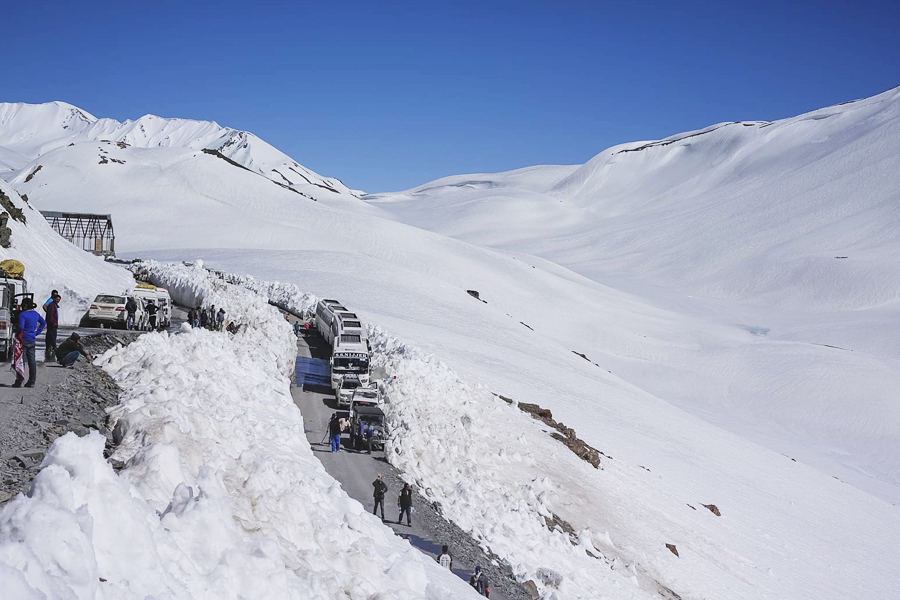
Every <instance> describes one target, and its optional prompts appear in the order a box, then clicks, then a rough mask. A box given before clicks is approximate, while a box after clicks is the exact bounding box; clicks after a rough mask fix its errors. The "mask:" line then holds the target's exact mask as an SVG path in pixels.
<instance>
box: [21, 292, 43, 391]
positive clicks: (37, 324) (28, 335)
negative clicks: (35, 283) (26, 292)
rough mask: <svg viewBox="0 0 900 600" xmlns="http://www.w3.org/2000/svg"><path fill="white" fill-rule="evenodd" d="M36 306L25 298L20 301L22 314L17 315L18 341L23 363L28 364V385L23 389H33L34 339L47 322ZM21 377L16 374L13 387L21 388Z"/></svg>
mask: <svg viewBox="0 0 900 600" xmlns="http://www.w3.org/2000/svg"><path fill="white" fill-rule="evenodd" d="M36 306H37V305H36V304H35V303H34V302H32V301H31V300H28V299H27V298H26V299H25V300H23V301H22V312H21V313H19V336H20V337H19V339H21V340H22V349H23V350H24V352H25V361H26V362H27V363H28V383H26V384H25V387H28V388H33V387H34V382H35V379H36V378H37V358H35V356H34V349H35V347H36V346H37V341H36V339H35V338H37V336H39V335H41V332H42V331H44V327H45V326H46V325H47V322H46V321H45V320H44V317H42V316H41V315H39V314H38V313H37V311H36V310H34V309H35V307H36ZM22 379H23V378H22V376H21V375H19V374H18V372H17V373H16V382H15V383H14V384H13V387H22Z"/></svg>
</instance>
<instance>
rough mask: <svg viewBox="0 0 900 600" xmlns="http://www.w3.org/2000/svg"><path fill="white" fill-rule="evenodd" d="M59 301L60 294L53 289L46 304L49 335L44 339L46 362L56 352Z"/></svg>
mask: <svg viewBox="0 0 900 600" xmlns="http://www.w3.org/2000/svg"><path fill="white" fill-rule="evenodd" d="M59 301H60V295H59V294H57V293H56V290H53V295H52V296H51V298H50V302H48V303H47V304H45V305H44V312H46V313H47V319H46V321H47V334H46V335H47V337H46V339H45V341H44V362H47V361H49V360H50V359H51V358H52V357H53V355H54V354H55V353H56V332H57V331H59Z"/></svg>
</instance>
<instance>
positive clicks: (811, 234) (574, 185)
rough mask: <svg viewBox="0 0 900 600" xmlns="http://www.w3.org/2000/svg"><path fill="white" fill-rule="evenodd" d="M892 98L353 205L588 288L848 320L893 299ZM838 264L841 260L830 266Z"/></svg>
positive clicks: (897, 94)
mask: <svg viewBox="0 0 900 600" xmlns="http://www.w3.org/2000/svg"><path fill="white" fill-rule="evenodd" d="M898 164H900V88H895V89H893V90H890V91H888V92H885V93H883V94H880V95H878V96H874V97H872V98H868V99H865V100H860V101H856V102H851V103H845V104H842V105H838V106H832V107H828V108H823V109H821V110H817V111H813V112H811V113H807V114H804V115H800V116H798V117H794V118H790V119H785V120H783V121H777V122H771V123H769V122H741V123H724V124H719V125H715V126H712V127H708V128H706V129H703V130H700V131H693V132H687V133H682V134H679V135H675V136H672V137H670V138H666V139H664V140H660V141H655V142H638V143H633V144H624V145H621V146H616V147H613V148H610V149H608V150H605V151H603V152H601V153H600V154H598V155H597V156H595V157H594V158H593V159H591V160H590V161H589V162H587V163H586V164H584V165H581V166H577V167H532V168H529V169H523V170H519V171H511V172H509V173H499V174H477V175H464V176H456V177H450V178H445V179H441V180H438V181H436V182H433V183H430V184H426V185H423V186H421V187H418V188H415V189H413V190H409V191H408V192H402V193H397V194H383V195H372V196H368V197H367V199H368V200H369V201H370V202H372V203H373V204H375V205H377V206H380V207H382V208H384V209H386V210H388V211H390V213H391V214H392V215H394V216H395V217H396V218H398V219H400V220H402V221H404V222H407V223H412V224H414V225H416V226H418V227H423V228H425V229H429V230H433V231H438V232H441V233H445V234H447V235H452V236H455V237H458V238H461V239H465V240H468V241H472V242H476V243H478V244H483V245H488V246H492V247H497V248H505V249H511V250H515V251H520V252H521V251H524V252H529V253H531V254H535V255H538V256H541V257H543V258H546V259H548V260H552V261H553V262H555V263H557V264H561V265H564V266H566V267H568V268H570V269H572V270H574V271H576V272H578V273H580V274H582V275H584V276H586V277H589V278H591V279H594V280H597V281H608V280H609V277H610V276H611V275H615V274H624V277H627V278H628V279H631V280H635V281H641V282H648V283H651V284H653V285H657V286H663V287H666V288H672V289H676V290H678V291H680V292H684V293H690V294H695V295H703V296H708V297H714V298H724V299H729V300H740V301H742V302H749V303H752V304H760V305H766V306H773V305H774V306H780V307H792V308H800V309H802V310H804V311H806V310H810V309H816V310H856V309H860V308H869V307H876V306H880V305H883V304H886V303H891V302H894V301H896V299H897V298H898V295H900V269H898V268H897V265H896V260H895V258H896V256H898V255H900V236H898V235H897V232H898V231H900V210H898V207H900V188H898V186H897V181H898ZM836 257H845V258H836Z"/></svg>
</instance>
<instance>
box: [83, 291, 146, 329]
mask: <svg viewBox="0 0 900 600" xmlns="http://www.w3.org/2000/svg"><path fill="white" fill-rule="evenodd" d="M134 300H135V303H137V310H136V311H135V313H134V322H135V329H141V330H143V329H145V328H146V325H147V313H146V312H145V311H144V301H143V300H142V299H141V298H134ZM127 302H128V296H126V295H125V294H98V295H97V297H96V298H94V301H93V302H92V303H91V307H90V308H89V309H88V321H89V322H90V324H91V325H92V326H94V327H97V326H103V325H105V326H107V327H119V328H121V329H125V328H126V320H127V318H128V312H127V311H126V310H125V304H126V303H127Z"/></svg>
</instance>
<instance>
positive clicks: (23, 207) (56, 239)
mask: <svg viewBox="0 0 900 600" xmlns="http://www.w3.org/2000/svg"><path fill="white" fill-rule="evenodd" d="M0 198H2V199H3V204H4V206H3V208H2V212H5V213H7V214H9V215H10V217H9V219H8V221H7V224H6V226H7V227H8V228H9V229H10V235H9V243H10V245H9V248H2V247H0V260H6V259H7V258H12V259H15V260H18V261H19V262H21V263H22V264H23V265H25V278H26V280H27V282H28V291H29V292H32V293H34V297H35V302H37V303H38V304H40V303H42V302H43V301H44V299H46V298H47V297H48V296H49V295H50V291H51V290H54V289H55V290H58V291H59V293H60V295H61V296H62V300H61V302H60V308H59V316H60V322H61V323H62V324H64V325H74V324H77V323H78V322H79V320H80V319H81V317H82V316H83V315H84V313H85V311H86V310H87V308H88V305H89V304H90V302H91V300H93V299H94V297H95V296H96V295H97V294H100V293H122V292H125V291H127V290H129V289H131V287H133V286H134V279H133V278H132V277H131V275H130V274H129V273H128V272H127V271H125V270H124V269H121V268H119V267H114V266H112V265H108V264H106V263H105V262H104V261H103V259H102V258H99V257H97V256H94V255H92V254H88V253H87V252H82V251H81V250H80V249H78V248H76V247H75V246H73V245H72V244H70V243H69V242H67V241H66V240H64V239H63V238H61V237H60V236H59V235H58V234H57V233H56V232H55V231H53V230H52V229H51V228H50V225H48V224H47V221H45V220H44V217H43V216H42V215H41V213H40V212H38V211H37V210H35V208H34V207H33V206H32V205H31V204H30V203H29V202H26V201H25V200H24V199H22V197H21V196H19V194H18V192H16V190H15V189H14V188H13V187H12V186H11V185H9V184H8V183H6V182H5V181H3V180H2V179H0ZM7 204H8V205H9V206H7ZM11 209H12V210H11ZM18 211H21V216H19V212H18Z"/></svg>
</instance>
